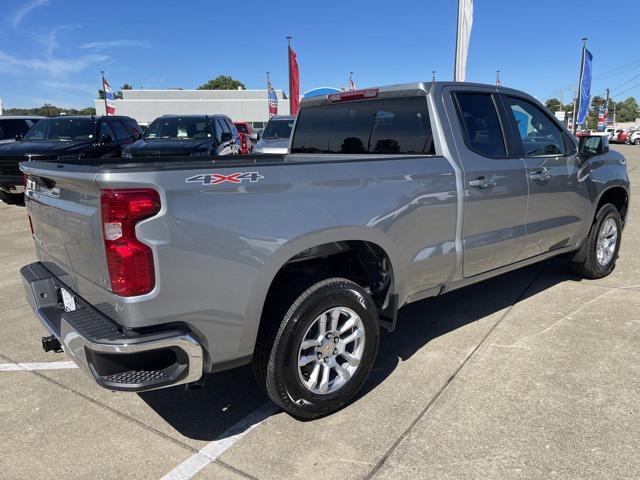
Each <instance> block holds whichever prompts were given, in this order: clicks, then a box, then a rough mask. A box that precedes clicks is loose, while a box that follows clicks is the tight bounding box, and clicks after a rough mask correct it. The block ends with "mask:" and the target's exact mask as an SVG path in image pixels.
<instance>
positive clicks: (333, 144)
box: [291, 97, 434, 154]
mask: <svg viewBox="0 0 640 480" xmlns="http://www.w3.org/2000/svg"><path fill="white" fill-rule="evenodd" d="M291 152H292V153H377V154H433V153H434V147H433V135H432V133H431V125H430V123H429V116H428V113H427V101H426V98H424V97H408V98H393V99H380V100H365V101H355V102H345V103H337V104H328V105H321V106H317V107H307V108H303V109H301V110H300V113H299V114H298V124H297V127H296V133H295V136H294V138H293V145H292V148H291Z"/></svg>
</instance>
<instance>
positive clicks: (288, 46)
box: [287, 35, 293, 115]
mask: <svg viewBox="0 0 640 480" xmlns="http://www.w3.org/2000/svg"><path fill="white" fill-rule="evenodd" d="M292 38H293V37H291V36H290V35H287V64H288V66H289V114H290V115H293V110H292V109H293V104H292V103H291V90H292V85H291V39H292Z"/></svg>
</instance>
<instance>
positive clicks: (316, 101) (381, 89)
mask: <svg viewBox="0 0 640 480" xmlns="http://www.w3.org/2000/svg"><path fill="white" fill-rule="evenodd" d="M451 86H453V87H456V86H464V87H481V88H483V89H486V88H491V89H494V90H495V91H496V92H503V93H509V92H512V93H518V94H520V95H522V94H524V95H526V96H528V97H530V95H528V94H526V93H525V92H522V91H520V90H515V89H513V88H508V87H503V86H497V85H492V84H488V83H476V82H454V81H438V82H413V83H399V84H395V85H383V86H378V87H376V86H371V87H368V88H359V89H358V90H357V91H364V90H372V89H377V90H378V96H380V97H387V98H388V97H396V96H415V95H429V94H433V93H435V92H437V91H439V90H442V88H444V87H451ZM344 93H349V91H346V92H344ZM328 103H330V102H329V100H328V95H321V96H317V97H308V98H303V99H302V101H301V102H300V106H307V107H308V106H313V105H324V104H328Z"/></svg>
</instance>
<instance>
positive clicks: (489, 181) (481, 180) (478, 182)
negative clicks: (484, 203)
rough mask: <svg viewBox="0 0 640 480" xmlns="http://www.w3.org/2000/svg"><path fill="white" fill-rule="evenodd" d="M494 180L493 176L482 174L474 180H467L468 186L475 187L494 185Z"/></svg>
mask: <svg viewBox="0 0 640 480" xmlns="http://www.w3.org/2000/svg"><path fill="white" fill-rule="evenodd" d="M495 184H496V182H495V181H494V177H493V176H491V177H485V176H484V175H482V176H480V177H478V178H476V179H475V180H471V181H470V182H469V186H471V187H475V188H489V187H493V186H495Z"/></svg>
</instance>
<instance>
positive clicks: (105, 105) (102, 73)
mask: <svg viewBox="0 0 640 480" xmlns="http://www.w3.org/2000/svg"><path fill="white" fill-rule="evenodd" d="M100 75H102V96H103V98H104V114H105V116H107V117H108V116H109V110H108V109H107V90H106V88H104V70H100Z"/></svg>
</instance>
